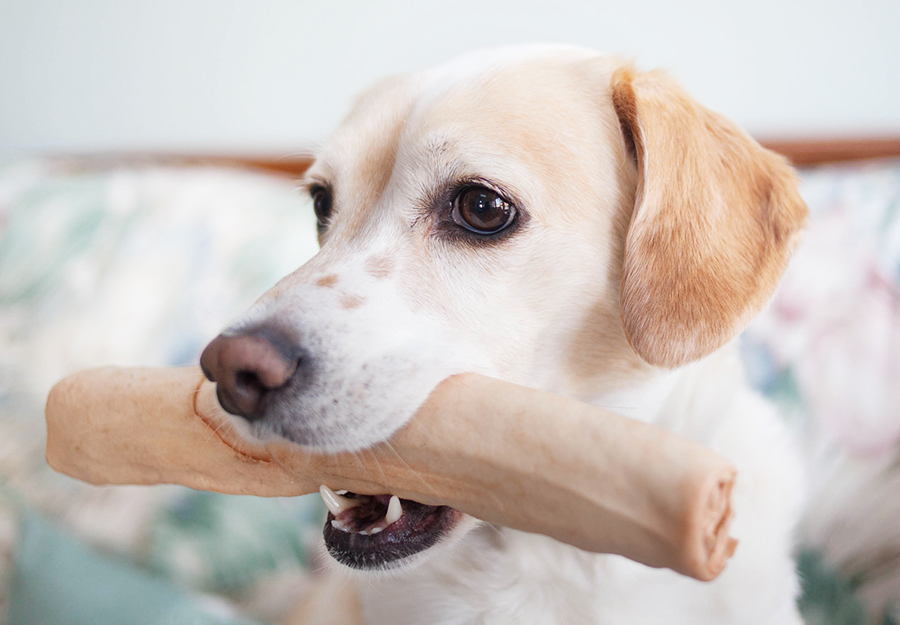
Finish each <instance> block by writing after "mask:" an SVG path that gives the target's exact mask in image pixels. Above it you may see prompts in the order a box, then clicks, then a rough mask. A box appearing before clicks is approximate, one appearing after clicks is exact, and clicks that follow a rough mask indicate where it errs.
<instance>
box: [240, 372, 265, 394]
mask: <svg viewBox="0 0 900 625" xmlns="http://www.w3.org/2000/svg"><path fill="white" fill-rule="evenodd" d="M234 382H235V384H236V385H237V386H238V388H242V389H244V388H245V389H247V390H249V391H252V392H262V391H263V390H264V389H265V386H264V385H263V383H262V382H260V380H259V376H258V375H257V374H256V372H255V371H238V372H237V374H236V375H235V376H234Z"/></svg>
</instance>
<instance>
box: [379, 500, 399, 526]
mask: <svg viewBox="0 0 900 625" xmlns="http://www.w3.org/2000/svg"><path fill="white" fill-rule="evenodd" d="M402 516H403V506H402V505H401V504H400V498H399V497H398V496H397V495H391V501H390V502H389V503H388V509H387V514H385V515H384V520H385V525H386V526H387V525H390V524H391V523H393V522H394V521H396V520H397V519H399V518H400V517H402Z"/></svg>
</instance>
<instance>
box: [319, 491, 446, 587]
mask: <svg viewBox="0 0 900 625" xmlns="http://www.w3.org/2000/svg"><path fill="white" fill-rule="evenodd" d="M319 492H320V493H321V495H322V499H323V500H324V501H325V505H326V506H327V507H328V519H327V520H326V521H325V528H324V530H323V535H324V537H325V547H326V548H327V549H328V553H330V554H331V556H332V557H333V558H334V559H335V560H337V561H338V562H340V563H341V564H343V565H345V566H349V567H350V568H354V569H361V570H373V569H381V570H385V569H391V568H394V567H396V566H399V565H400V564H401V561H402V560H403V559H405V558H409V557H410V556H413V555H415V554H417V553H420V552H422V551H425V550H426V549H428V548H429V547H432V546H434V545H435V544H437V543H438V542H439V541H440V540H441V538H443V537H444V536H446V535H447V534H448V533H449V531H450V530H451V529H452V528H453V526H454V525H456V523H457V521H458V520H459V519H460V517H461V516H462V513H461V512H459V511H458V510H455V509H453V508H450V507H449V506H426V505H425V504H421V503H418V502H415V501H411V500H409V499H400V498H399V497H397V496H396V495H357V494H356V493H351V492H348V491H345V490H338V491H333V490H331V489H330V488H328V487H327V486H324V485H323V486H321V487H320V488H319Z"/></svg>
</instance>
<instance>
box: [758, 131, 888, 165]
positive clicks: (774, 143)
mask: <svg viewBox="0 0 900 625" xmlns="http://www.w3.org/2000/svg"><path fill="white" fill-rule="evenodd" d="M760 143H761V144H762V145H764V146H765V147H767V148H769V149H770V150H772V151H774V152H778V153H779V154H783V155H784V156H786V157H787V158H788V159H789V160H790V161H791V162H792V163H794V164H795V165H821V164H824V163H840V162H846V161H862V160H868V159H874V158H890V157H895V158H896V157H900V137H884V138H878V139H876V138H846V139H769V140H767V139H761V140H760Z"/></svg>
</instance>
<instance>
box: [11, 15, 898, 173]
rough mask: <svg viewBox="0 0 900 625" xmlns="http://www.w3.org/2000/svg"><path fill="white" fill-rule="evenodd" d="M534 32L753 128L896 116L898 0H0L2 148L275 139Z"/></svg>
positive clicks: (231, 144)
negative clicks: (383, 84) (382, 82)
mask: <svg viewBox="0 0 900 625" xmlns="http://www.w3.org/2000/svg"><path fill="white" fill-rule="evenodd" d="M535 41H553V42H565V43H573V44H579V45H586V46H591V47H595V48H599V49H603V50H606V51H610V52H617V53H621V54H624V55H626V56H630V57H632V58H633V59H635V60H636V61H637V62H638V63H639V64H640V65H641V66H644V67H655V66H662V67H666V68H669V69H670V70H671V71H672V72H673V73H674V74H675V75H676V76H677V77H678V78H679V79H680V80H681V81H682V82H683V83H685V84H686V86H687V87H688V88H689V89H690V90H691V91H693V93H694V94H695V95H696V96H698V97H699V98H700V99H701V100H702V101H704V102H705V103H706V104H708V105H709V106H711V107H712V108H714V109H717V110H719V111H721V112H723V113H725V114H727V115H729V116H730V117H732V118H734V119H735V120H737V121H738V122H740V123H741V124H743V125H745V126H746V127H747V128H748V129H749V130H751V131H752V132H754V133H756V134H757V135H765V136H784V135H789V136H798V135H800V136H808V135H820V136H821V135H828V136H831V135H841V134H844V135H846V134H858V133H879V132H885V131H887V132H893V133H900V0H854V1H853V2H835V1H833V0H799V1H796V2H788V1H785V0H755V1H753V2H742V3H729V2H725V1H722V0H679V1H675V0H655V1H643V2H627V1H619V2H585V1H575V0H556V1H554V2H527V1H521V0H513V1H510V0H503V1H491V0H459V1H457V2H403V1H401V0H389V1H381V2H376V1H374V0H373V1H370V2H329V1H324V0H322V1H318V2H296V1H290V0H255V1H254V0H238V1H227V0H153V1H139V0H0V154H2V155H6V156H9V155H11V154H19V153H29V152H34V151H46V150H52V151H71V150H75V151H96V150H110V149H164V150H171V149H188V150H190V149H201V150H210V149H225V150H227V149H250V150H268V149H275V150H281V151H287V150H289V149H291V148H293V147H302V146H304V145H308V144H309V143H310V142H311V141H312V140H316V139H321V138H323V137H324V136H326V135H327V133H328V131H329V130H330V129H331V128H333V127H334V125H335V124H336V123H337V122H338V120H339V119H340V117H341V115H342V114H343V113H344V112H345V111H346V108H347V106H348V104H349V101H350V98H351V96H352V94H354V93H355V92H356V91H358V90H359V89H360V88H362V87H364V86H365V85H367V84H368V83H370V82H372V81H373V80H375V79H377V78H379V77H381V76H383V75H385V74H388V73H395V72H398V71H403V70H410V69H415V68H418V67H422V66H425V65H428V64H431V63H434V62H437V61H440V60H443V59H445V58H447V57H450V56H453V55H455V54H457V53H459V52H461V51H465V50H471V49H474V48H478V47H485V46H490V45H497V44H505V43H523V42H535Z"/></svg>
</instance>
